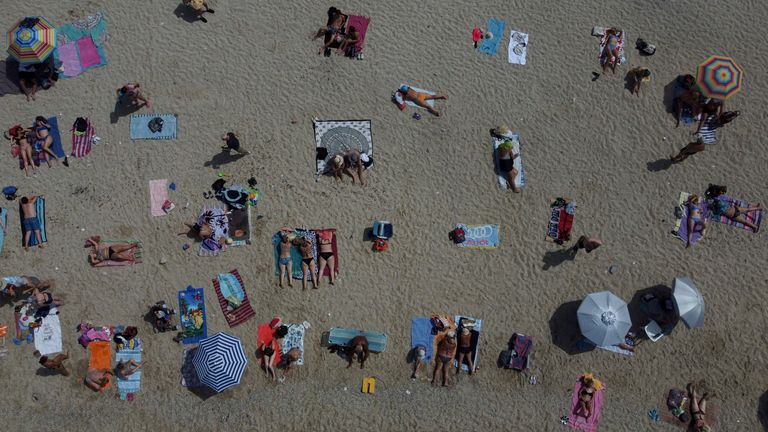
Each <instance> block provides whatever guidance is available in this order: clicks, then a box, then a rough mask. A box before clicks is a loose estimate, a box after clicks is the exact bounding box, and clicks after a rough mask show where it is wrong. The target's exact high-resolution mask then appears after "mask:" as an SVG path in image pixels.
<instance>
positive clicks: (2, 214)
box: [0, 207, 8, 253]
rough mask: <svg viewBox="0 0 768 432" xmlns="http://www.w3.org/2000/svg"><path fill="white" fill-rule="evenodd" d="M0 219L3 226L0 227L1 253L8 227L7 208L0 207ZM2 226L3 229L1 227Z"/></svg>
mask: <svg viewBox="0 0 768 432" xmlns="http://www.w3.org/2000/svg"><path fill="white" fill-rule="evenodd" d="M0 221H2V222H3V226H2V227H0V253H3V247H4V246H5V231H6V230H7V229H8V209H6V208H3V207H0ZM3 227H4V228H5V229H3Z"/></svg>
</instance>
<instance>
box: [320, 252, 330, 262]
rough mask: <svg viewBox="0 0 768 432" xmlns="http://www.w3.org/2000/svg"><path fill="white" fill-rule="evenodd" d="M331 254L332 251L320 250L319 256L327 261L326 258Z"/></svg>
mask: <svg viewBox="0 0 768 432" xmlns="http://www.w3.org/2000/svg"><path fill="white" fill-rule="evenodd" d="M332 256H333V252H320V258H322V259H324V260H326V261H328V258H330V257H332Z"/></svg>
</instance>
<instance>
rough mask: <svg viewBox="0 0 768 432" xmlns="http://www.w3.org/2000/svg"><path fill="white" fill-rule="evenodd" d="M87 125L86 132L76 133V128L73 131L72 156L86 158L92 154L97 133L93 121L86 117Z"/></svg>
mask: <svg viewBox="0 0 768 432" xmlns="http://www.w3.org/2000/svg"><path fill="white" fill-rule="evenodd" d="M84 119H85V122H86V124H87V126H86V129H85V132H76V131H75V128H74V126H73V127H72V129H71V132H72V156H74V157H84V156H87V155H88V153H90V152H91V144H92V143H93V137H94V136H96V131H95V130H94V129H93V125H92V124H91V120H90V119H89V118H88V117H84Z"/></svg>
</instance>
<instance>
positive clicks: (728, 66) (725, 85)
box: [696, 56, 742, 100]
mask: <svg viewBox="0 0 768 432" xmlns="http://www.w3.org/2000/svg"><path fill="white" fill-rule="evenodd" d="M696 76H697V78H696V81H697V82H698V84H699V89H701V93H702V94H703V95H704V96H706V97H708V98H715V99H721V100H725V99H728V98H729V97H731V96H733V95H735V94H736V93H738V92H739V91H741V80H742V73H741V68H740V67H739V65H737V64H736V62H735V61H733V59H732V58H730V57H721V56H712V57H710V58H708V59H707V61H705V62H704V63H702V64H700V65H699V69H698V72H697V74H696Z"/></svg>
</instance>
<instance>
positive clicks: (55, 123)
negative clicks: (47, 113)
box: [48, 117, 67, 158]
mask: <svg viewBox="0 0 768 432" xmlns="http://www.w3.org/2000/svg"><path fill="white" fill-rule="evenodd" d="M48 124H49V125H51V132H50V133H51V138H53V144H51V150H53V153H55V154H56V157H58V158H63V157H65V156H66V155H67V154H66V153H64V148H63V147H62V146H61V133H60V132H59V119H58V118H56V117H48Z"/></svg>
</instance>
